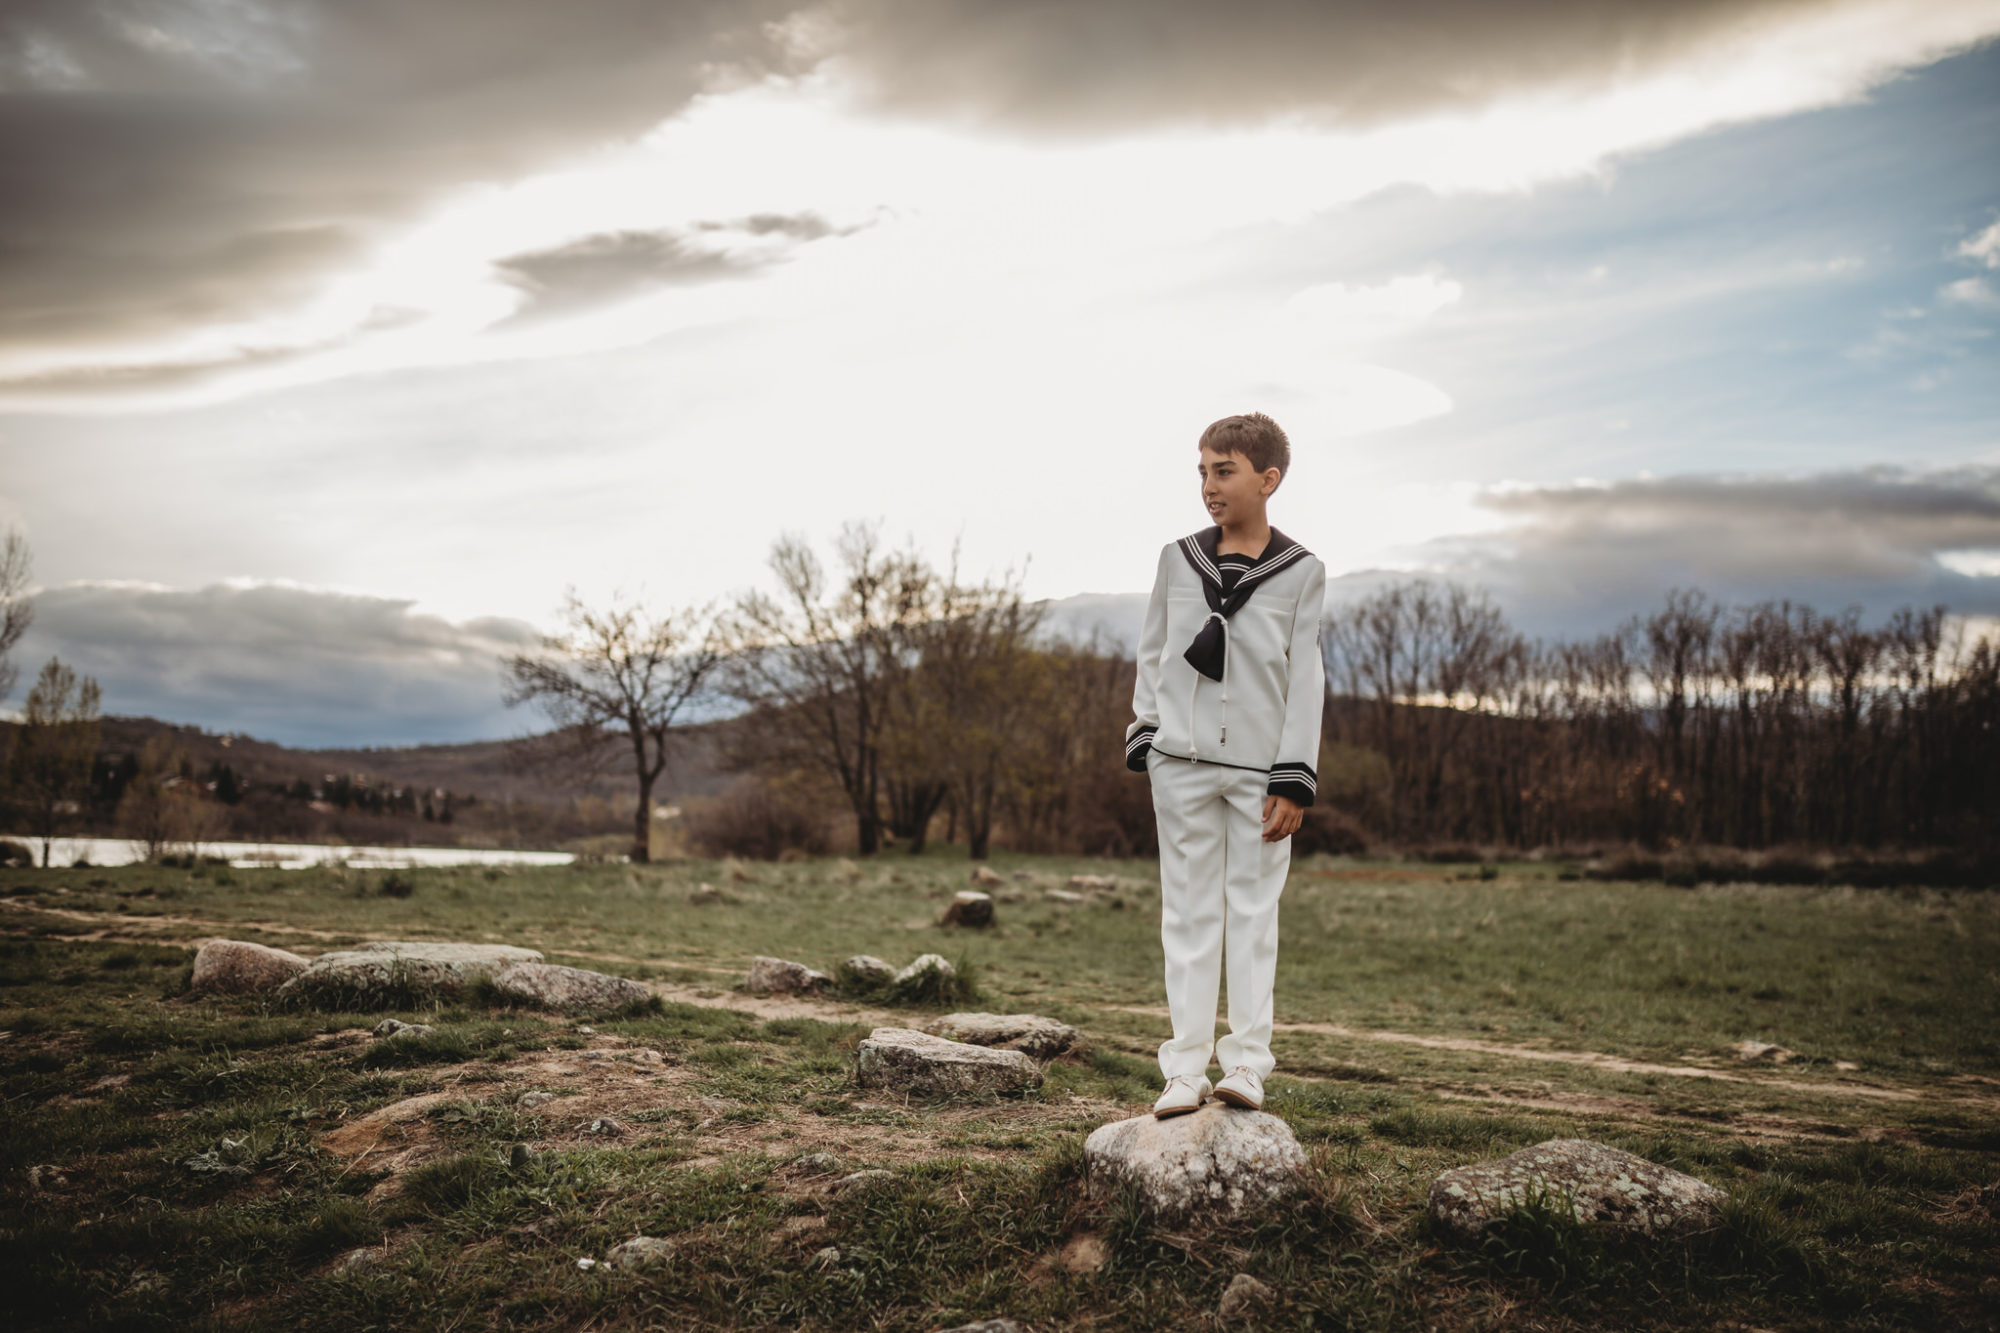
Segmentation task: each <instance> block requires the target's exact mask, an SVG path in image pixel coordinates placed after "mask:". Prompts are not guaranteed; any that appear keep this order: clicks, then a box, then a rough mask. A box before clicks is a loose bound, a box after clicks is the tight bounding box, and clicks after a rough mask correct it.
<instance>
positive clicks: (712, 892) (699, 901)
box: [688, 884, 722, 907]
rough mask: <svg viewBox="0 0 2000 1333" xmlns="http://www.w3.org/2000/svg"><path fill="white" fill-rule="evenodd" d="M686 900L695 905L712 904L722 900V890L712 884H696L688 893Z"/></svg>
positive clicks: (705, 905)
mask: <svg viewBox="0 0 2000 1333" xmlns="http://www.w3.org/2000/svg"><path fill="white" fill-rule="evenodd" d="M688 901H689V902H691V903H693V904H694V905H695V906H697V907H709V906H713V905H714V904H716V903H719V902H721V901H722V890H721V889H718V888H716V887H715V886H714V885H713V884H701V885H697V886H696V888H695V891H694V892H693V893H691V894H689V895H688Z"/></svg>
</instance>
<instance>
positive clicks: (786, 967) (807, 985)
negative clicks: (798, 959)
mask: <svg viewBox="0 0 2000 1333" xmlns="http://www.w3.org/2000/svg"><path fill="white" fill-rule="evenodd" d="M832 984H833V978H832V977H830V976H828V975H827V974H826V973H824V972H815V971H814V970H813V969H812V968H809V967H807V966H806V965H805V964H804V963H793V962H788V961H787V960H785V959H783V958H766V957H764V956H763V955H762V954H759V955H758V956H757V957H755V958H752V959H751V960H750V975H749V976H748V977H746V978H745V979H744V982H743V989H744V990H747V991H749V992H750V993H751V994H753V995H800V994H811V993H812V992H814V991H820V990H825V989H826V988H827V987H828V986H830V985H832Z"/></svg>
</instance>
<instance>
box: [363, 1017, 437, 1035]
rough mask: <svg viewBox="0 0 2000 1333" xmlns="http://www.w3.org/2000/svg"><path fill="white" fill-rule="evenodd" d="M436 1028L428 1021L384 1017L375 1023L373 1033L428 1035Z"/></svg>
mask: <svg viewBox="0 0 2000 1333" xmlns="http://www.w3.org/2000/svg"><path fill="white" fill-rule="evenodd" d="M436 1031H437V1029H436V1028H434V1027H432V1026H431V1025H430V1024H429V1023H405V1022H404V1021H403V1020H402V1019H400V1018H385V1019H383V1020H382V1021H381V1022H379V1023H377V1024H376V1025H375V1035H376V1036H377V1037H378V1038H379V1037H428V1036H430V1035H431V1033H433V1032H436Z"/></svg>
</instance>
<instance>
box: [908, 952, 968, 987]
mask: <svg viewBox="0 0 2000 1333" xmlns="http://www.w3.org/2000/svg"><path fill="white" fill-rule="evenodd" d="M932 978H935V979H936V980H938V981H941V982H943V981H956V980H957V979H958V969H957V968H955V967H953V966H952V965H951V959H949V958H946V957H945V956H944V955H943V954H938V953H924V954H918V955H917V956H916V958H914V959H913V960H911V962H910V965H909V966H908V967H906V968H904V969H903V970H902V971H900V972H898V973H897V974H896V976H895V979H894V980H895V985H896V986H897V987H898V988H901V987H904V986H912V985H918V984H921V983H922V982H925V981H929V980H931V979H932Z"/></svg>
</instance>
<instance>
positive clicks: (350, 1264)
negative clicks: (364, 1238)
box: [333, 1245, 382, 1273]
mask: <svg viewBox="0 0 2000 1333" xmlns="http://www.w3.org/2000/svg"><path fill="white" fill-rule="evenodd" d="M381 1263H382V1251H380V1250H378V1249H375V1248H374V1247H373V1246H368V1245H364V1246H362V1247H361V1248H360V1249H358V1250H349V1251H348V1252H347V1253H346V1254H343V1255H341V1256H340V1258H338V1259H336V1260H334V1261H333V1271H334V1272H336V1273H360V1272H366V1271H367V1270H368V1269H371V1268H377V1267H380V1266H381Z"/></svg>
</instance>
